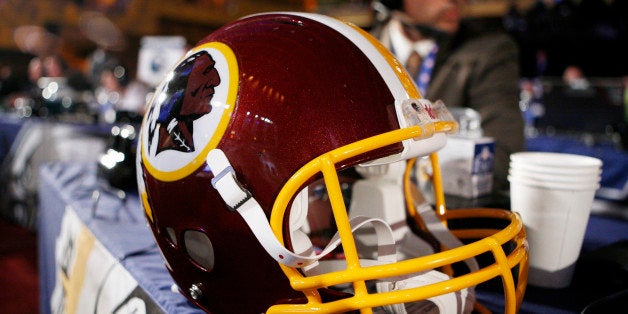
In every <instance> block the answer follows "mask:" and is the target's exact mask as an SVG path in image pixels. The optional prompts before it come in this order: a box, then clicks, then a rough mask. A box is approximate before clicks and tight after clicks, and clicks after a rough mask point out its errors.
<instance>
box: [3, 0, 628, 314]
mask: <svg viewBox="0 0 628 314" xmlns="http://www.w3.org/2000/svg"><path fill="white" fill-rule="evenodd" d="M462 2H463V6H462V11H461V14H462V17H463V18H464V19H465V20H467V21H470V22H472V23H473V24H474V25H476V26H477V27H478V28H481V29H485V30H487V31H490V30H495V29H498V30H501V31H505V32H507V33H508V34H510V36H512V38H513V39H514V40H515V41H516V42H517V43H518V45H519V57H520V59H519V64H520V70H521V72H520V76H521V78H520V97H519V107H520V109H521V114H522V115H523V117H524V121H525V134H526V140H527V141H526V145H527V149H528V150H537V151H560V152H568V153H578V154H583V155H590V156H595V157H598V158H600V159H602V160H603V161H604V170H603V174H602V182H601V185H602V187H601V188H600V190H599V191H598V192H597V194H596V200H597V201H598V202H597V203H596V205H595V206H594V207H595V208H594V211H597V212H605V213H609V212H610V213H611V215H613V216H619V217H622V219H628V218H627V217H628V211H627V210H626V208H627V207H628V206H627V205H626V204H627V202H628V182H627V180H628V166H626V165H627V164H628V163H627V162H626V161H627V160H628V154H627V153H626V149H627V147H628V131H627V129H628V127H627V124H628V109H627V108H628V93H627V92H626V86H627V85H628V62H627V61H626V56H628V52H627V51H626V49H627V48H626V47H628V39H627V36H628V35H627V34H628V1H624V0H615V1H613V0H572V1H567V0H562V1H561V0H468V1H462ZM267 11H307V12H318V13H323V14H327V15H331V16H335V17H339V18H342V19H345V20H347V21H350V22H353V23H355V24H356V25H358V26H360V27H362V28H364V29H365V30H370V29H371V28H372V27H373V25H374V24H375V22H376V18H377V14H376V13H377V12H376V11H375V10H374V9H373V6H372V4H371V1H369V0H0V166H1V167H0V213H1V218H2V219H0V222H1V224H0V236H1V238H0V267H1V268H2V269H4V271H3V272H2V273H3V274H2V275H0V283H3V284H11V287H14V288H15V289H7V288H4V289H3V290H4V292H3V293H4V294H2V293H0V312H6V313H16V312H20V313H35V312H37V311H38V306H39V305H38V302H37V297H38V278H37V275H36V274H37V271H38V270H37V264H36V263H37V258H38V257H37V253H36V250H37V244H36V240H37V239H36V232H37V226H38V225H37V209H38V201H39V198H38V189H39V178H38V175H39V167H40V166H41V165H43V164H46V163H49V162H51V161H72V162H93V163H97V164H98V176H99V178H101V179H103V181H104V182H105V183H104V184H101V185H99V187H98V188H97V189H100V191H101V192H110V193H109V194H111V195H115V196H116V197H118V198H120V199H122V200H124V199H125V194H124V192H127V193H128V192H129V190H133V185H134V184H135V179H134V169H133V167H134V162H133V161H134V157H132V158H126V161H125V162H122V161H121V160H117V159H116V156H119V154H120V153H121V154H123V155H126V156H133V155H134V154H135V147H134V141H135V128H136V127H137V126H138V125H139V123H140V121H141V117H142V115H143V108H144V104H145V102H146V99H147V98H148V97H150V96H151V94H152V90H153V89H154V87H155V86H156V85H157V84H158V82H159V81H160V80H161V78H162V77H163V74H164V73H165V71H166V70H168V69H169V67H170V66H171V65H172V64H174V62H176V60H178V59H179V58H180V57H181V56H182V55H183V53H184V52H185V51H186V50H187V49H189V48H190V47H192V46H193V45H194V44H195V43H196V42H198V41H199V40H201V39H202V38H203V37H205V36H207V35H208V34H209V33H211V32H212V31H214V30H216V29H218V28H219V27H221V26H222V25H224V24H226V23H228V22H231V21H233V20H235V19H237V18H239V17H242V16H245V15H248V14H253V13H259V12H267ZM129 161H130V163H129ZM129 182H131V183H130V185H129ZM68 184H70V183H68ZM99 195H100V194H99ZM92 197H96V198H97V197H98V196H97V195H96V193H95V194H94V195H93V196H92ZM96 201H97V199H96Z"/></svg>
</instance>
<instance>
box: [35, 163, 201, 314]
mask: <svg viewBox="0 0 628 314" xmlns="http://www.w3.org/2000/svg"><path fill="white" fill-rule="evenodd" d="M40 175H41V178H40V193H39V198H40V210H39V225H38V228H39V229H38V238H39V256H40V258H39V261H40V262H39V267H40V302H41V309H42V310H41V312H42V313H49V312H50V296H51V295H52V290H53V289H54V282H55V264H54V263H55V253H54V252H55V240H56V238H57V235H58V234H59V232H60V224H61V219H62V216H63V212H64V211H65V210H66V208H68V207H69V208H71V209H72V210H74V211H75V212H76V214H77V215H78V216H79V218H80V219H81V220H82V221H83V223H84V224H85V226H86V227H87V228H89V230H90V231H91V232H92V233H93V234H94V235H95V236H96V238H97V239H98V240H99V241H100V242H101V243H102V244H103V245H104V246H105V247H106V248H107V250H108V251H109V252H110V253H111V254H112V255H113V256H114V257H116V258H117V259H118V260H120V263H121V264H122V265H123V266H124V267H125V268H126V270H127V271H128V272H129V273H130V274H131V275H132V276H133V277H134V278H135V280H137V282H138V284H139V286H140V287H141V288H142V289H143V290H144V291H145V292H146V293H147V294H148V295H149V296H150V297H151V299H152V300H154V301H155V302H156V303H157V304H158V305H159V306H160V307H161V308H162V310H163V311H164V312H166V313H202V311H201V310H200V309H199V308H197V307H195V306H194V305H192V304H191V303H190V302H189V301H187V299H186V298H185V297H184V296H183V295H181V294H179V293H176V292H173V291H172V290H171V287H172V285H173V284H174V281H173V280H172V277H170V274H169V273H168V271H167V270H166V267H165V266H164V263H163V260H162V258H161V255H160V254H159V251H158V249H157V246H156V245H155V243H154V240H153V235H152V233H151V232H150V230H149V229H148V226H147V225H146V221H145V219H144V216H143V212H142V210H141V207H140V204H139V198H138V196H137V195H136V194H130V195H128V196H127V202H126V209H124V205H123V203H122V201H121V200H120V199H119V198H118V197H116V196H115V195H114V194H112V193H106V192H103V191H104V190H103V189H102V186H101V183H100V182H99V181H98V180H97V175H96V164H95V163H86V164H85V163H72V164H70V163H50V164H46V165H44V166H42V167H41V169H40ZM96 189H98V190H99V191H101V192H100V193H101V194H100V198H99V202H98V206H97V207H96V210H95V211H94V210H93V208H94V207H93V205H94V203H95V202H94V200H93V199H92V195H93V192H94V190H96Z"/></svg>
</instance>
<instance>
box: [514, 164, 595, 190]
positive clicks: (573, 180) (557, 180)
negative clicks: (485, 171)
mask: <svg viewBox="0 0 628 314" xmlns="http://www.w3.org/2000/svg"><path fill="white" fill-rule="evenodd" d="M508 174H509V175H510V176H511V177H514V178H519V179H523V180H531V181H536V182H539V183H540V184H543V183H546V184H555V185H559V186H561V185H564V184H576V185H578V184H581V185H587V184H588V185H591V184H598V183H599V182H600V180H601V179H602V177H601V176H600V174H597V173H591V174H586V175H557V174H550V173H544V172H533V171H525V170H521V169H517V168H510V170H509V171H508Z"/></svg>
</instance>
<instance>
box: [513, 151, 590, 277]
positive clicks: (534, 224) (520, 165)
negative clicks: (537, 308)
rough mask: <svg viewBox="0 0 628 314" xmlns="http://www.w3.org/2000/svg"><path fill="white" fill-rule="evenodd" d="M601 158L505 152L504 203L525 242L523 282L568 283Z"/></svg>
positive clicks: (583, 231) (581, 238)
mask: <svg viewBox="0 0 628 314" xmlns="http://www.w3.org/2000/svg"><path fill="white" fill-rule="evenodd" d="M601 167H602V161H601V160H599V159H597V158H593V157H587V156H580V155H573V154H563V153H547V152H521V153H515V154H512V155H511V157H510V170H509V176H508V180H509V181H510V202H511V209H512V211H515V212H518V213H519V214H520V215H521V218H522V220H523V223H524V225H525V227H526V232H527V238H528V243H529V246H530V270H529V275H528V283H529V284H531V285H535V286H539V287H546V288H564V287H567V286H569V285H570V284H571V280H572V277H573V271H574V269H575V264H576V261H577V260H578V257H579V255H580V249H581V247H582V241H583V239H584V233H585V231H586V227H587V223H588V221H589V214H590V213H591V206H592V205H593V199H594V197H595V191H596V190H597V189H598V188H599V186H600V178H601V173H602V170H601Z"/></svg>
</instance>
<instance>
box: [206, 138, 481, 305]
mask: <svg viewBox="0 0 628 314" xmlns="http://www.w3.org/2000/svg"><path fill="white" fill-rule="evenodd" d="M207 165H208V167H209V170H210V171H211V172H212V173H213V174H214V178H213V179H212V186H213V187H214V188H215V189H216V190H217V191H218V193H219V194H220V196H221V197H222V199H223V201H224V202H225V204H226V205H227V206H228V207H229V208H230V209H231V210H233V211H237V212H238V213H239V214H240V216H242V218H243V219H244V221H245V222H246V224H247V225H248V226H249V228H250V229H251V231H252V232H253V234H254V235H255V237H256V238H257V240H258V241H259V243H260V244H261V245H262V247H264V249H265V250H266V252H267V253H268V254H269V255H270V256H272V257H273V258H274V259H275V260H276V261H277V262H279V263H281V264H283V265H286V266H289V267H293V268H301V269H303V271H304V272H305V273H306V274H307V275H317V274H323V273H328V272H332V271H337V270H341V269H344V268H346V263H344V261H334V260H325V261H324V262H323V261H321V262H320V263H319V259H321V258H322V257H324V256H326V255H327V254H329V253H331V252H332V251H333V250H334V249H335V248H337V247H338V245H340V236H339V234H338V233H336V234H335V235H334V236H333V237H332V239H331V241H330V242H329V244H328V245H327V246H326V247H325V248H324V249H323V250H322V251H321V252H320V253H319V254H315V253H314V250H313V249H312V247H311V243H310V242H308V243H309V244H308V245H309V246H308V245H304V240H303V239H302V238H303V237H307V235H305V234H301V233H300V230H293V231H292V236H293V237H295V239H294V240H295V241H296V246H297V247H298V249H299V250H300V251H303V252H304V253H303V254H298V253H295V252H292V251H290V250H288V249H286V248H285V247H284V246H283V245H282V244H281V243H280V242H279V240H277V238H276V237H275V234H274V233H273V231H272V229H271V228H270V224H269V223H268V218H267V217H266V214H265V213H264V210H263V209H262V207H261V206H260V205H259V203H258V202H257V201H256V200H255V198H254V197H253V196H252V195H251V193H250V192H249V191H247V190H246V189H245V188H244V187H243V186H242V185H241V184H240V183H239V182H238V180H237V178H236V175H235V171H234V170H233V168H232V167H231V164H230V163H229V160H228V159H227V156H226V155H225V154H224V152H223V151H222V150H220V149H213V150H211V151H210V152H209V154H207ZM419 212H420V213H421V214H422V216H423V215H425V216H424V219H425V222H426V224H427V225H428V227H433V228H434V230H435V231H437V232H435V233H434V234H435V236H437V238H439V240H442V241H443V243H444V244H445V245H446V246H448V247H450V248H452V247H455V246H458V244H460V241H459V240H458V239H456V238H455V237H454V236H453V235H451V233H449V232H448V231H447V230H446V227H444V225H443V224H442V223H440V221H439V220H438V218H437V217H436V216H435V215H434V212H433V210H431V209H430V210H429V211H428V210H426V208H424V207H423V208H419ZM299 214H301V215H303V214H304V213H299ZM430 215H431V216H433V217H432V218H430ZM426 217H427V219H426ZM349 222H350V225H351V231H352V232H355V231H356V230H358V229H360V228H362V227H364V226H368V225H370V226H372V227H373V228H374V231H375V233H376V236H377V261H375V260H362V259H361V260H360V261H361V263H363V265H365V266H368V265H375V264H388V263H394V262H396V261H397V253H396V248H395V245H396V243H395V238H394V235H393V231H392V229H391V228H390V226H389V225H388V223H387V222H385V221H384V220H382V219H379V218H367V217H364V216H356V217H353V218H351V220H350V221H349ZM295 231H296V232H295ZM439 235H440V236H439ZM441 236H442V237H441ZM308 240H309V239H308ZM465 262H466V263H467V265H468V266H469V268H470V269H472V270H477V267H478V266H477V263H475V260H468V261H465ZM447 279H449V276H447V275H446V274H443V273H441V272H438V271H435V270H431V271H427V272H424V273H421V274H417V275H408V276H404V277H398V278H389V279H388V280H386V281H379V282H378V283H377V285H376V286H377V291H379V292H386V291H394V290H405V289H410V288H414V287H420V286H424V285H428V284H432V283H436V282H440V281H444V280H447ZM473 300H474V295H473V289H464V290H462V291H456V292H452V293H448V294H445V295H440V296H437V297H433V298H430V299H428V300H421V301H417V302H412V303H407V304H394V305H390V306H385V307H383V309H384V310H385V311H386V312H388V313H400V314H406V313H414V312H415V310H421V311H427V312H432V310H436V311H438V313H462V312H468V309H469V307H470V306H471V307H472V305H473V302H474V301H473Z"/></svg>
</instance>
